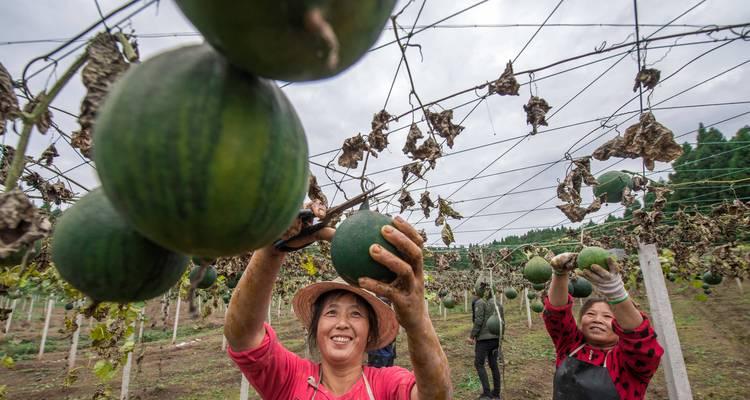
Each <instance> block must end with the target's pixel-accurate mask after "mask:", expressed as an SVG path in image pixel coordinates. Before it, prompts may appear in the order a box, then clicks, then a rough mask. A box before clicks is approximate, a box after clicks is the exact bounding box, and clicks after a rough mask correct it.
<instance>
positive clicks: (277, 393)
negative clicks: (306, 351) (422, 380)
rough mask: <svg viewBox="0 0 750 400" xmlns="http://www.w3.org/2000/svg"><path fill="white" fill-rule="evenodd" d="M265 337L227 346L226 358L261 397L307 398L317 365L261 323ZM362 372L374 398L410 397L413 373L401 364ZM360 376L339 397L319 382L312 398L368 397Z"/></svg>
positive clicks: (346, 399) (398, 399) (350, 399)
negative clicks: (242, 347) (246, 345)
mask: <svg viewBox="0 0 750 400" xmlns="http://www.w3.org/2000/svg"><path fill="white" fill-rule="evenodd" d="M264 327H265V329H266V336H265V337H264V338H263V341H262V342H261V344H260V346H258V347H257V348H254V349H252V350H246V351H240V352H235V351H233V350H232V349H231V347H229V348H227V352H228V353H229V357H230V358H231V359H232V360H234V362H235V363H236V364H237V366H238V367H239V368H240V371H242V373H243V374H244V375H245V377H246V378H247V380H248V381H249V382H250V384H251V385H253V387H254V388H255V390H256V391H257V392H258V394H260V396H261V397H262V398H263V399H267V400H271V399H278V400H309V399H310V398H311V397H312V395H313V393H314V391H315V389H314V388H313V386H312V385H310V384H309V383H308V378H309V377H311V376H312V377H313V381H314V382H316V383H317V382H318V380H319V378H320V376H319V375H318V370H319V365H318V364H316V363H314V362H312V361H310V360H307V359H304V358H302V357H300V356H298V355H296V354H294V353H292V352H291V351H289V350H287V349H286V348H285V347H284V346H283V345H282V344H281V343H280V342H279V340H278V338H277V337H276V332H274V330H273V328H271V325H269V324H264ZM364 374H365V376H367V381H368V382H369V383H370V387H371V388H372V392H373V395H374V396H375V399H377V400H405V399H409V398H410V396H411V390H412V387H413V386H414V384H415V383H416V380H415V377H414V374H413V373H411V372H410V371H409V370H407V369H404V368H401V367H387V368H372V367H367V366H365V367H364ZM368 398H369V397H368V395H367V389H366V387H365V384H364V381H363V380H362V379H360V380H358V381H357V383H355V384H354V386H352V388H351V389H350V390H349V391H348V392H347V393H345V394H344V395H342V396H338V397H337V396H335V395H333V394H332V393H331V392H329V391H328V390H327V389H326V388H325V387H323V385H320V387H319V390H318V394H317V395H316V396H315V400H360V399H368Z"/></svg>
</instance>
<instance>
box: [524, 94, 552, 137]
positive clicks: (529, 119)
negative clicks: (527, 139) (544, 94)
mask: <svg viewBox="0 0 750 400" xmlns="http://www.w3.org/2000/svg"><path fill="white" fill-rule="evenodd" d="M551 108H552V107H551V106H550V105H549V104H547V101H546V100H544V99H543V98H541V97H537V96H531V98H530V99H529V102H528V103H526V105H524V106H523V110H524V111H525V112H526V124H527V125H531V128H532V129H531V134H532V135H536V134H537V128H538V127H539V126H547V120H546V119H545V117H546V116H547V112H548V111H549V110H550V109H551Z"/></svg>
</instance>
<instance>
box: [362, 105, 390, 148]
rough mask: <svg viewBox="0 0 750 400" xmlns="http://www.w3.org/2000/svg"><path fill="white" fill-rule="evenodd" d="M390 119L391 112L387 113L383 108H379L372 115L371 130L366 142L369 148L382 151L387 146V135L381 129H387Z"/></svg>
mask: <svg viewBox="0 0 750 400" xmlns="http://www.w3.org/2000/svg"><path fill="white" fill-rule="evenodd" d="M390 119H391V114H388V112H386V111H385V110H380V112H378V113H377V114H375V115H374V116H373V117H372V124H371V126H372V131H371V132H370V134H369V135H367V142H368V143H369V144H370V148H371V149H375V150H377V151H383V150H384V149H385V148H386V147H388V135H387V134H386V133H384V132H383V131H386V130H388V120H390ZM376 157H377V156H376Z"/></svg>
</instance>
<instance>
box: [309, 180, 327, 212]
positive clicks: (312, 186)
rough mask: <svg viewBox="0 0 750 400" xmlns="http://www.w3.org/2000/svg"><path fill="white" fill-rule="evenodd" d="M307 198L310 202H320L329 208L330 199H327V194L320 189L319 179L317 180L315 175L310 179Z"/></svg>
mask: <svg viewBox="0 0 750 400" xmlns="http://www.w3.org/2000/svg"><path fill="white" fill-rule="evenodd" d="M307 197H308V198H309V199H310V200H318V201H320V202H321V203H323V204H325V205H326V206H328V198H327V197H326V195H325V193H323V190H321V189H320V185H318V178H316V177H315V175H313V174H310V179H309V181H308V186H307Z"/></svg>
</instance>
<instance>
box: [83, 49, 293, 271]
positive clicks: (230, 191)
mask: <svg viewBox="0 0 750 400" xmlns="http://www.w3.org/2000/svg"><path fill="white" fill-rule="evenodd" d="M94 129H95V132H94V148H95V150H94V153H95V154H94V157H95V161H96V166H97V171H98V173H99V177H100V179H101V181H102V185H103V187H104V191H105V192H106V194H107V196H108V197H109V198H110V199H111V201H112V203H113V205H114V206H115V208H116V209H117V210H118V211H119V212H120V213H121V214H122V215H123V217H124V218H125V220H126V221H128V223H130V224H132V225H133V227H135V229H136V230H138V231H139V232H141V233H142V234H143V235H144V236H146V237H148V238H149V239H151V240H153V241H154V242H156V243H158V244H160V245H162V246H164V247H166V248H169V249H172V250H175V251H179V252H181V253H185V254H191V255H194V256H201V257H209V258H210V257H220V256H229V255H235V254H240V253H244V252H247V251H250V250H253V249H257V248H259V247H262V246H264V245H267V244H269V243H271V242H273V241H274V240H276V239H278V238H279V237H280V236H281V235H282V234H283V232H284V231H285V230H286V229H287V228H288V227H289V225H290V224H291V223H292V221H293V220H294V218H295V217H296V216H297V212H298V211H299V207H300V205H301V204H302V201H303V199H304V196H305V192H306V190H307V183H308V160H307V142H306V139H305V134H304V130H303V128H302V125H301V123H300V121H299V119H298V118H297V114H296V112H295V111H294V107H293V106H292V104H291V103H290V102H289V100H288V99H287V98H286V96H285V95H284V94H283V93H282V92H281V90H279V88H278V87H277V86H276V84H275V83H274V82H272V81H269V80H265V79H261V78H257V77H254V76H251V75H248V74H246V73H244V72H242V71H239V70H237V69H235V68H233V67H231V66H230V65H229V64H228V63H227V61H226V60H225V59H224V57H222V56H221V55H219V54H218V53H216V52H215V51H214V50H212V49H211V47H210V46H207V45H200V46H189V47H183V48H180V49H177V50H172V51H169V52H166V53H162V54H160V55H158V56H156V57H154V58H152V59H150V60H148V61H146V62H144V63H143V64H141V65H139V66H136V67H135V68H131V70H130V71H128V72H127V74H126V75H125V76H124V77H123V78H122V79H121V80H120V81H118V82H117V83H116V85H115V87H114V88H113V90H112V91H111V93H110V94H109V97H108V98H107V100H106V101H105V104H104V106H103V108H102V109H101V112H100V114H99V116H98V118H97V121H96V125H95V128H94Z"/></svg>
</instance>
